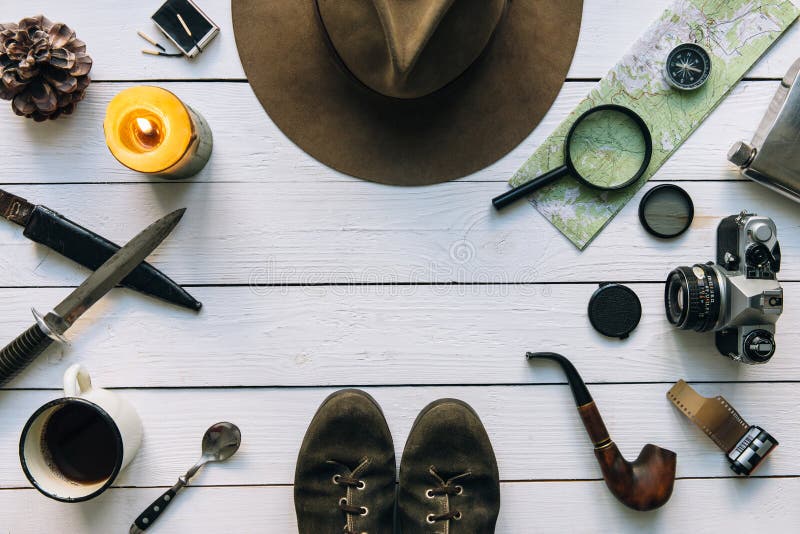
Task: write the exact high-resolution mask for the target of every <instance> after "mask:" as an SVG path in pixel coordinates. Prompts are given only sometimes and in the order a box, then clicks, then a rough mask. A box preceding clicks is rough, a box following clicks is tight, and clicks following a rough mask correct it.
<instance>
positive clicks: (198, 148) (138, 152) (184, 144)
mask: <svg viewBox="0 0 800 534" xmlns="http://www.w3.org/2000/svg"><path fill="white" fill-rule="evenodd" d="M103 129H104V130H105V136H106V144H107V145H108V149H109V150H110V151H111V153H112V154H113V155H114V157H115V158H117V160H118V161H119V162H120V163H122V164H123V165H125V166H126V167H128V168H130V169H133V170H135V171H139V172H143V173H148V174H158V175H161V176H164V177H166V178H188V177H189V176H193V175H195V174H197V173H198V172H200V170H201V169H202V168H203V167H204V166H205V164H206V162H207V161H208V158H209V157H210V156H211V147H212V144H213V140H212V135H211V130H210V129H209V127H208V124H206V121H205V120H204V119H203V117H202V116H200V115H199V114H198V113H197V112H195V111H194V110H193V109H192V108H190V107H189V106H187V105H186V104H184V103H183V102H182V101H181V100H180V99H179V98H178V97H177V96H175V95H174V94H172V93H171V92H169V91H167V90H166V89H161V88H160V87H151V86H146V85H145V86H139V87H131V88H130V89H125V90H124V91H122V92H120V93H119V94H117V96H115V97H114V98H113V99H112V100H111V102H110V103H109V104H108V108H107V109H106V118H105V121H104V122H103Z"/></svg>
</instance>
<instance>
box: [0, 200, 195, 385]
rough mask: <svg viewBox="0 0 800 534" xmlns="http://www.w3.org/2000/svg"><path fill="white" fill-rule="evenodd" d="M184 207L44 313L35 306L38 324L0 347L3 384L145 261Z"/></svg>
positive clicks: (0, 382) (142, 234)
mask: <svg viewBox="0 0 800 534" xmlns="http://www.w3.org/2000/svg"><path fill="white" fill-rule="evenodd" d="M185 211H186V209H185V208H184V209H180V210H177V211H173V212H172V213H170V214H169V215H167V216H165V217H163V218H161V219H159V220H157V221H156V222H154V223H153V224H151V225H150V226H148V227H147V228H145V229H144V230H142V232H140V233H139V235H137V236H136V237H134V238H133V239H131V240H130V241H129V242H128V244H127V245H125V246H124V247H122V248H121V249H119V251H117V253H116V254H114V255H113V256H111V258H110V259H109V260H108V261H107V262H105V263H104V264H103V265H101V266H100V268H98V269H97V270H96V271H95V272H93V273H92V274H91V275H90V276H89V278H87V279H86V280H84V282H83V283H82V284H81V285H80V286H78V288H77V289H76V290H75V291H73V292H72V293H70V294H69V296H68V297H67V298H65V299H64V300H63V301H61V303H60V304H59V305H58V306H56V307H55V308H54V309H53V311H51V312H50V313H48V314H47V315H45V316H44V317H43V316H42V315H40V314H39V313H37V312H36V310H32V311H33V316H34V317H35V318H36V324H34V325H33V326H31V327H30V328H28V329H27V330H26V331H25V332H23V333H22V334H20V335H19V336H18V337H17V338H16V339H15V340H14V341H12V342H11V343H9V344H8V345H6V346H5V348H3V349H2V350H0V386H3V385H4V384H6V383H7V382H8V381H9V380H11V379H12V378H14V377H15V376H17V375H18V374H19V373H20V372H21V371H22V370H23V369H25V367H27V366H28V364H30V363H31V362H32V361H33V360H34V359H36V357H37V356H39V355H40V354H41V353H42V352H44V350H45V349H46V348H47V347H49V346H50V345H51V344H52V343H53V342H54V341H62V342H65V341H66V340H65V339H64V332H66V331H67V329H68V328H69V327H70V326H72V325H73V324H74V323H75V321H76V320H77V319H78V317H80V316H81V315H83V313H84V312H85V311H86V310H88V309H89V308H91V307H92V305H93V304H94V303H95V302H97V301H98V300H100V298H102V297H103V295H105V294H106V293H108V292H109V291H111V289H112V288H114V287H115V286H116V285H117V284H119V283H120V281H121V280H122V279H123V278H125V277H126V276H127V275H128V274H129V273H130V272H131V271H133V270H134V269H135V268H136V266H137V265H139V264H140V263H142V262H143V261H144V259H145V258H146V257H147V256H149V255H150V253H151V252H153V250H155V248H156V247H157V246H158V245H159V244H160V243H161V242H162V241H163V240H164V238H166V237H167V236H168V235H169V234H170V232H172V229H173V228H175V225H177V224H178V221H180V220H181V217H183V213H184V212H185Z"/></svg>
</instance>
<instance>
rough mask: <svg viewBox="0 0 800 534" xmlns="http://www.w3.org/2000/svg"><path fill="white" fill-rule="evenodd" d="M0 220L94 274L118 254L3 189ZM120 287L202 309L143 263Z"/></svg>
mask: <svg viewBox="0 0 800 534" xmlns="http://www.w3.org/2000/svg"><path fill="white" fill-rule="evenodd" d="M0 217H3V218H5V219H8V220H9V221H11V222H13V223H16V224H18V225H20V226H22V227H24V228H25V231H24V232H22V235H24V236H25V237H27V238H28V239H30V240H31V241H35V242H37V243H41V244H42V245H44V246H46V247H48V248H50V249H52V250H55V251H56V252H58V253H59V254H61V255H62V256H66V257H67V258H69V259H71V260H73V261H76V262H78V263H80V264H81V265H83V266H84V267H87V268H89V269H91V270H93V271H94V270H95V269H97V268H98V267H100V266H101V265H102V264H103V262H104V261H106V260H108V258H110V257H111V256H112V255H113V254H114V253H115V252H116V251H118V250H119V245H116V244H114V243H112V242H111V241H109V240H108V239H106V238H104V237H102V236H99V235H97V234H96V233H94V232H92V231H91V230H87V229H86V228H84V227H83V226H81V225H79V224H77V223H74V222H72V221H70V220H69V219H67V218H66V217H64V216H63V215H60V214H59V213H56V212H55V211H53V210H51V209H50V208H47V207H45V206H36V205H34V204H31V203H30V202H28V201H27V200H25V199H24V198H22V197H18V196H16V195H12V194H11V193H8V192H6V191H3V190H2V189H0ZM120 283H121V284H122V285H123V286H125V287H129V288H131V289H134V290H136V291H139V292H141V293H144V294H146V295H150V296H152V297H156V298H160V299H162V300H166V301H168V302H171V303H173V304H177V305H178V306H183V307H184V308H189V309H190V310H195V311H197V310H199V309H200V308H201V307H202V306H203V305H202V304H201V303H200V302H199V301H197V300H196V299H195V298H194V297H192V296H191V295H190V294H189V293H188V292H186V290H184V289H183V288H182V287H181V286H179V285H178V284H177V283H176V282H175V281H173V280H172V279H170V278H169V277H167V275H165V274H164V273H162V272H161V271H159V270H158V269H156V268H155V267H153V266H152V265H150V264H149V263H146V262H142V263H141V265H139V266H138V267H136V268H135V269H134V270H133V272H131V273H130V274H129V275H128V276H127V277H125V279H124V280H122V282H120Z"/></svg>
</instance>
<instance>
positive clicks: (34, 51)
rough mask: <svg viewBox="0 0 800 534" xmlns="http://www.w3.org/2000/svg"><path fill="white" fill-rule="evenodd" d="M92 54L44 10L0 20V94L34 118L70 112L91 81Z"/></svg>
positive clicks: (65, 26) (54, 116) (18, 113)
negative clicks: (15, 21)
mask: <svg viewBox="0 0 800 534" xmlns="http://www.w3.org/2000/svg"><path fill="white" fill-rule="evenodd" d="M91 69H92V58H90V57H89V56H88V55H87V54H86V43H84V42H83V41H81V40H79V39H77V38H76V37H75V32H74V31H73V30H71V29H70V28H69V26H67V25H66V24H63V23H61V22H56V23H55V24H53V23H52V22H50V21H49V20H47V19H46V18H45V17H44V15H39V16H36V17H28V18H25V19H22V20H21V21H19V24H15V23H13V22H11V23H8V24H0V76H2V78H1V79H2V83H0V98H2V99H3V100H11V109H13V110H14V113H16V114H17V115H21V116H25V117H28V118H31V119H33V120H35V121H37V122H40V121H43V120H46V119H55V118H56V117H58V116H59V115H61V114H62V113H65V114H70V113H72V111H73V110H74V109H75V103H76V102H79V101H81V100H83V96H84V92H85V91H86V88H87V87H88V86H89V82H90V79H89V76H88V74H89V71H90V70H91Z"/></svg>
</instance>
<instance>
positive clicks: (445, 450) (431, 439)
mask: <svg viewBox="0 0 800 534" xmlns="http://www.w3.org/2000/svg"><path fill="white" fill-rule="evenodd" d="M397 508H398V517H399V520H400V526H401V528H402V532H403V534H434V533H436V534H491V533H492V532H494V529H495V523H496V522H497V515H498V514H499V512H500V476H499V474H498V470H497V460H496V459H495V456H494V450H493V449H492V444H491V443H490V441H489V436H488V435H487V434H486V430H485V429H484V428H483V424H482V423H481V420H480V418H479V417H478V414H476V413H475V411H474V410H473V409H472V408H471V407H470V406H469V405H468V404H466V403H464V402H462V401H459V400H455V399H441V400H438V401H435V402H432V403H431V404H429V405H428V406H427V407H426V408H425V409H423V410H422V412H420V414H419V416H418V417H417V420H416V421H415V422H414V426H413V427H412V428H411V433H410V434H409V436H408V441H407V442H406V447H405V450H404V451H403V459H402V461H401V462H400V493H399V495H398V501H397Z"/></svg>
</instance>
